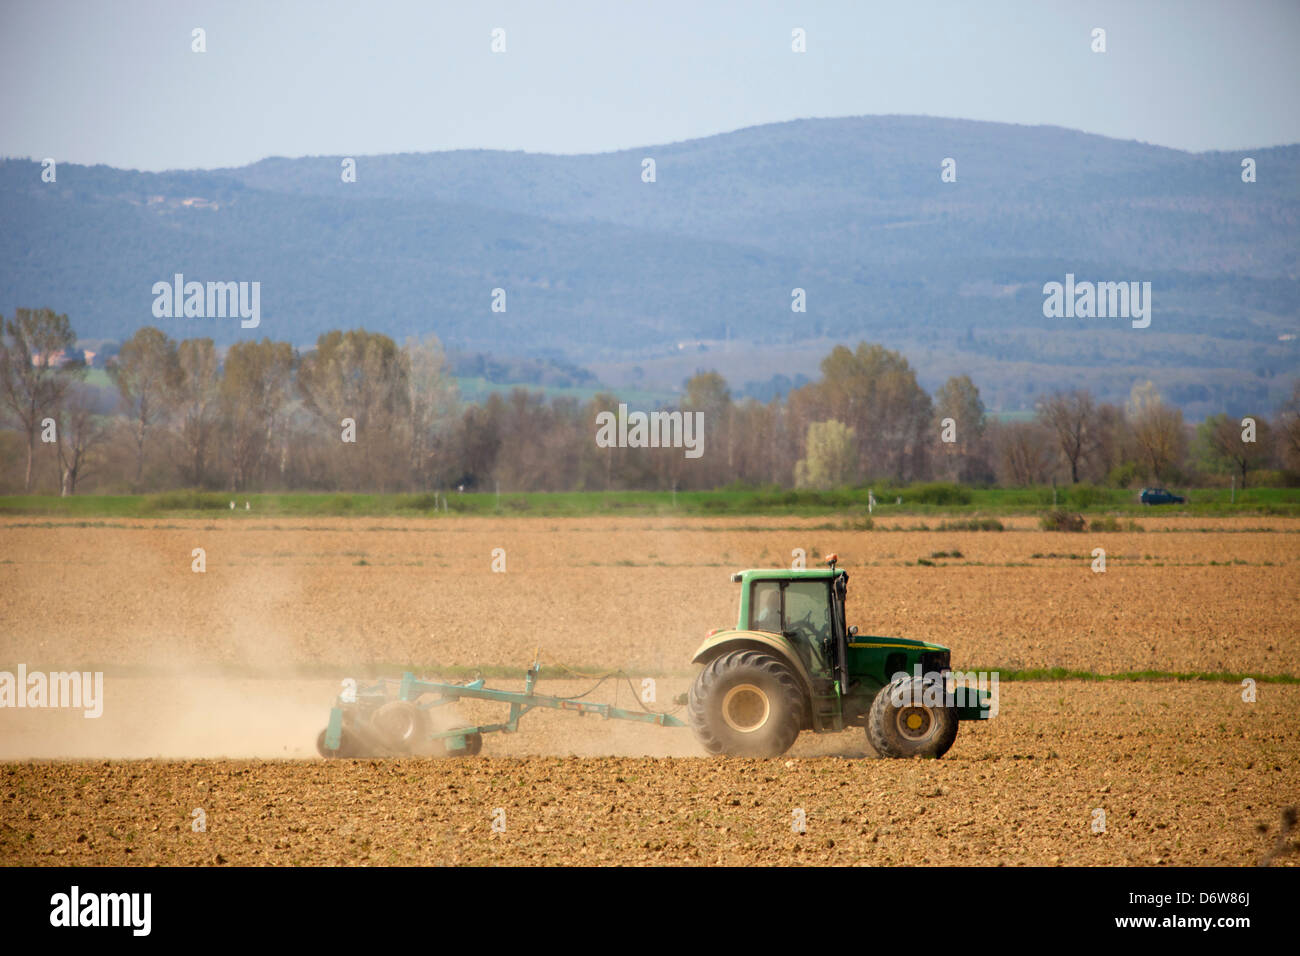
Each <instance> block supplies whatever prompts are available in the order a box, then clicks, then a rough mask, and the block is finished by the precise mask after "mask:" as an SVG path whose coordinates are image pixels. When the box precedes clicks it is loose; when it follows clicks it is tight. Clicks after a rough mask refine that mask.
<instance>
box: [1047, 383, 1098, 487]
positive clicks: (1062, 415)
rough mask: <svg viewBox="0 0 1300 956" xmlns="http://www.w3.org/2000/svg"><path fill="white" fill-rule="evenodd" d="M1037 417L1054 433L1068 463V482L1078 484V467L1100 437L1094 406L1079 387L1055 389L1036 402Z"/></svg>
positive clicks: (1095, 445)
mask: <svg viewBox="0 0 1300 956" xmlns="http://www.w3.org/2000/svg"><path fill="white" fill-rule="evenodd" d="M1038 420H1039V421H1040V422H1042V423H1043V424H1044V425H1045V426H1047V427H1048V428H1050V429H1051V430H1052V433H1053V434H1054V435H1055V436H1056V443H1057V446H1058V447H1059V448H1060V449H1061V455H1062V456H1063V457H1064V458H1065V461H1066V463H1067V464H1068V465H1069V466H1070V482H1071V483H1072V484H1076V485H1077V484H1078V483H1079V468H1080V466H1081V465H1082V464H1083V462H1084V460H1085V459H1086V458H1087V457H1088V456H1089V455H1090V454H1092V452H1093V450H1094V449H1095V448H1096V447H1097V444H1098V442H1099V440H1100V437H1101V436H1100V435H1099V434H1098V432H1099V428H1098V420H1097V409H1096V407H1095V406H1094V404H1093V401H1092V395H1090V394H1089V393H1088V392H1087V391H1085V390H1082V389H1076V390H1075V391H1073V392H1057V393H1056V394H1055V395H1051V396H1049V397H1048V398H1045V399H1042V400H1041V401H1040V402H1039V403H1038Z"/></svg>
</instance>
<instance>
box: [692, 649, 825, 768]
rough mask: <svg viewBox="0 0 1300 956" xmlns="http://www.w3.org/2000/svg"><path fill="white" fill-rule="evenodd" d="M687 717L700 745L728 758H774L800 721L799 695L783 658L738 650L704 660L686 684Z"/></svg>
mask: <svg viewBox="0 0 1300 956" xmlns="http://www.w3.org/2000/svg"><path fill="white" fill-rule="evenodd" d="M688 705H689V706H688V712H687V716H688V718H689V720H690V725H691V730H693V731H694V732H695V737H696V739H697V740H699V742H700V743H701V744H703V745H704V749H705V750H707V751H708V752H709V753H713V754H726V755H728V756H731V757H779V756H780V755H781V754H783V753H785V752H786V751H787V750H789V749H790V745H791V744H793V743H794V739H795V738H796V737H797V736H799V728H800V727H802V726H803V722H804V709H805V702H804V694H803V690H802V688H801V687H800V686H799V680H798V678H797V677H795V675H794V672H793V671H791V669H790V667H789V665H787V664H786V663H785V662H784V661H782V660H780V659H778V658H776V657H773V656H772V655H770V654H764V653H761V652H759V651H751V650H739V651H732V652H731V653H729V654H723V655H722V656H720V657H717V658H715V659H714V660H713V661H712V662H711V663H709V664H708V665H707V666H706V667H705V668H704V670H702V671H701V672H700V675H699V677H697V678H696V679H695V683H694V684H692V685H691V693H690V698H689V701H688Z"/></svg>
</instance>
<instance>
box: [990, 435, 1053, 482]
mask: <svg viewBox="0 0 1300 956" xmlns="http://www.w3.org/2000/svg"><path fill="white" fill-rule="evenodd" d="M1051 442H1052V436H1051V433H1050V432H1048V431H1047V430H1046V429H1044V428H1043V427H1042V426H1041V425H1039V424H1038V423H1037V422H1013V423H1011V424H1005V425H1001V424H1000V425H998V426H997V427H996V428H995V429H993V444H994V447H995V448H996V450H997V451H996V453H997V461H998V477H999V479H1000V481H1001V483H1002V484H1003V485H1013V486H1019V487H1027V486H1029V485H1038V484H1042V483H1043V482H1045V481H1046V480H1047V479H1048V477H1049V476H1050V474H1051V470H1052V448H1051Z"/></svg>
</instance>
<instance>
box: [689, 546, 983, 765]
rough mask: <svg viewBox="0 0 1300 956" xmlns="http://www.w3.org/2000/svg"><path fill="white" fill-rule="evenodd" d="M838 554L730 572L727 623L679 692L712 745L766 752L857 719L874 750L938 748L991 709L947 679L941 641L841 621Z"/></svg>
mask: <svg viewBox="0 0 1300 956" xmlns="http://www.w3.org/2000/svg"><path fill="white" fill-rule="evenodd" d="M838 560H839V559H838V557H837V556H836V555H833V554H832V555H827V557H826V563H827V568H825V569H822V568H813V569H798V570H785V569H778V570H751V571H739V572H737V573H735V574H733V575H732V576H731V580H732V581H733V582H737V583H739V584H740V586H741V590H740V613H739V617H738V620H737V621H736V626H735V627H732V628H718V629H715V630H713V631H710V632H709V633H708V634H707V635H706V637H705V640H704V643H703V644H701V645H700V647H699V649H698V650H697V651H696V652H695V655H694V657H693V659H692V660H693V662H694V663H697V664H703V665H704V669H703V670H702V671H700V673H699V675H698V676H697V677H696V679H695V683H694V684H693V685H692V686H691V690H690V693H689V695H687V705H688V708H687V715H688V717H687V719H688V723H689V725H690V727H691V729H692V730H693V731H694V733H695V736H696V738H697V739H698V740H699V741H700V743H701V744H703V746H704V748H705V749H706V750H708V751H709V752H710V753H713V754H726V755H729V756H739V757H776V756H780V755H781V754H783V753H785V752H786V751H787V750H789V749H790V746H791V745H792V744H793V743H794V741H795V738H796V737H798V736H799V733H800V731H804V730H811V731H814V732H816V733H831V732H837V731H840V730H843V729H844V728H846V727H864V728H865V729H866V737H867V741H868V742H869V743H870V745H871V747H872V748H873V749H874V750H875V751H876V753H878V754H879V755H880V756H882V757H941V756H942V755H943V754H944V753H946V752H947V751H948V748H950V747H951V746H952V744H953V740H954V739H956V736H957V722H958V721H960V720H971V719H977V718H983V717H987V716H989V706H990V701H989V699H988V696H987V694H986V693H985V692H984V691H983V690H979V689H976V690H974V691H973V692H970V693H966V691H967V690H968V688H965V687H960V688H959V687H957V686H956V685H954V684H953V683H952V682H951V680H950V678H951V672H950V666H949V650H948V648H946V647H942V646H940V645H938V644H928V643H925V642H924V641H915V640H907V639H904V638H893V637H863V636H861V635H859V633H858V629H857V628H856V627H846V624H845V614H844V603H845V596H846V595H847V593H848V581H849V576H848V573H847V572H846V571H845V570H844V569H842V568H836V564H837V562H838Z"/></svg>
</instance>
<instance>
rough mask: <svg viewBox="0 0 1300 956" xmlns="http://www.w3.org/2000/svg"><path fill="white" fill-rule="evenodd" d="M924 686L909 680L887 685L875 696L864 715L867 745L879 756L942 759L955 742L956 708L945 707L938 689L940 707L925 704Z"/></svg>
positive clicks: (922, 680)
mask: <svg viewBox="0 0 1300 956" xmlns="http://www.w3.org/2000/svg"><path fill="white" fill-rule="evenodd" d="M928 683H929V682H928V681H926V680H925V679H924V678H919V677H911V678H907V679H906V680H900V681H896V682H894V683H892V684H888V685H886V686H885V687H882V688H881V689H880V693H878V694H876V699H875V700H873V701H872V702H871V711H870V713H868V714H867V743H869V744H870V745H871V746H872V748H873V749H874V750H875V751H876V753H878V754H880V756H882V757H942V756H943V755H944V754H946V753H947V752H948V749H949V748H950V747H951V746H952V744H953V741H954V740H956V739H957V710H956V708H954V707H950V706H947V703H946V701H944V699H943V697H942V691H943V687H942V685H940V687H939V692H940V703H939V704H938V705H937V706H936V705H935V704H934V703H933V702H931V703H929V704H927V703H925V698H924V696H923V694H924V691H925V687H926V685H927V684H928ZM930 693H931V695H933V694H934V691H933V690H931V692H930ZM895 695H897V698H896V697H895ZM896 699H897V702H896Z"/></svg>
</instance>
